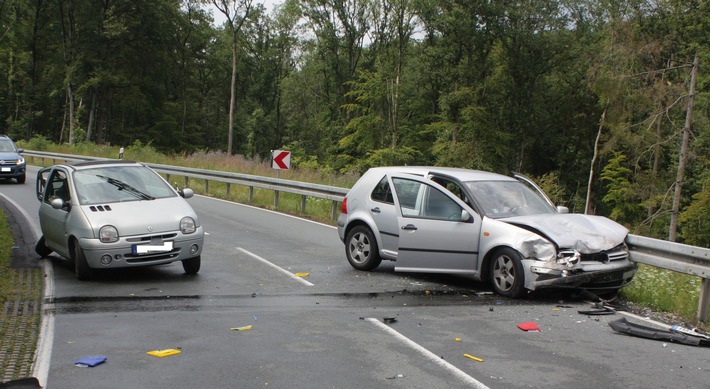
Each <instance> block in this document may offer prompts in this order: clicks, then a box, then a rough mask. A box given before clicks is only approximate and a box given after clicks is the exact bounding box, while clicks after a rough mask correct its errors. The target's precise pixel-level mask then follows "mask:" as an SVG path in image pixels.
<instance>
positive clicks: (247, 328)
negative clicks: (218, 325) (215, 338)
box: [229, 324, 253, 331]
mask: <svg viewBox="0 0 710 389" xmlns="http://www.w3.org/2000/svg"><path fill="white" fill-rule="evenodd" d="M252 327H253V326H252V325H251V324H249V325H248V326H244V327H232V328H230V329H229V330H230V331H248V330H250V329H251V328H252Z"/></svg>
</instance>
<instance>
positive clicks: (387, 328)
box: [365, 317, 488, 389]
mask: <svg viewBox="0 0 710 389" xmlns="http://www.w3.org/2000/svg"><path fill="white" fill-rule="evenodd" d="M365 320H366V321H369V322H370V323H372V324H374V325H375V326H377V327H378V328H380V329H381V330H383V331H385V332H387V333H388V334H390V335H392V336H394V337H395V338H396V339H397V340H399V341H401V342H402V343H404V344H406V345H407V346H409V347H411V348H413V349H414V350H416V351H417V352H419V353H420V354H422V355H423V356H424V357H425V358H427V359H429V360H430V361H431V362H433V363H434V364H436V365H438V366H439V367H442V368H444V369H445V370H447V371H449V372H451V373H452V374H454V375H455V376H456V377H458V378H459V379H460V380H462V381H463V382H464V383H466V384H467V385H470V386H471V387H472V388H478V389H488V387H487V386H486V385H484V384H483V383H481V382H479V381H478V380H476V379H475V378H473V377H471V376H470V375H468V374H466V373H464V372H463V371H462V370H460V369H459V368H457V367H456V366H454V365H452V364H450V363H448V362H446V361H445V360H443V359H441V358H440V357H438V356H437V355H436V354H434V353H432V352H431V351H429V350H427V349H425V348H424V347H422V346H421V345H419V344H418V343H415V342H414V341H413V340H411V339H409V338H407V337H406V336H404V335H402V334H400V333H399V332H397V331H395V330H393V329H392V328H391V327H390V326H388V325H386V324H384V323H382V322H381V321H379V320H377V319H375V318H372V317H369V318H366V319H365Z"/></svg>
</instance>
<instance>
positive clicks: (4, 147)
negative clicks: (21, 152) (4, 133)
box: [0, 139, 17, 153]
mask: <svg viewBox="0 0 710 389" xmlns="http://www.w3.org/2000/svg"><path fill="white" fill-rule="evenodd" d="M16 151H17V149H16V148H15V145H14V144H13V143H12V141H10V140H9V139H0V152H11V153H12V152H16Z"/></svg>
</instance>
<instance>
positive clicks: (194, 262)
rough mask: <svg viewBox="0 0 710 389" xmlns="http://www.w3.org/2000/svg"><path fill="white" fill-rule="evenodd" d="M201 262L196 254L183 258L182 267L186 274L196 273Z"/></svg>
mask: <svg viewBox="0 0 710 389" xmlns="http://www.w3.org/2000/svg"><path fill="white" fill-rule="evenodd" d="M201 264H202V258H201V257H200V256H197V257H195V258H190V259H184V260H183V261H182V268H183V269H184V270H185V273H187V274H196V273H197V272H198V271H200V265H201Z"/></svg>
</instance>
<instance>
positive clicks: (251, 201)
mask: <svg viewBox="0 0 710 389" xmlns="http://www.w3.org/2000/svg"><path fill="white" fill-rule="evenodd" d="M253 202H254V187H253V186H250V187H249V204H251V203H253Z"/></svg>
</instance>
